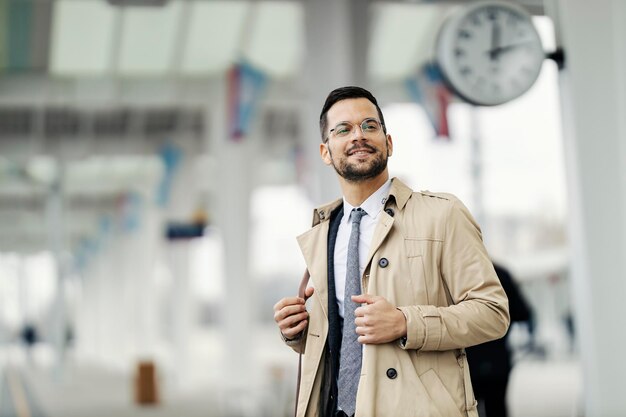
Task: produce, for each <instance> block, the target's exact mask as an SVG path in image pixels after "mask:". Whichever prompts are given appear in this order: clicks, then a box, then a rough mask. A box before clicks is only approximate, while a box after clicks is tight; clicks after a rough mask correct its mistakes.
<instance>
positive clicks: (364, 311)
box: [352, 294, 406, 345]
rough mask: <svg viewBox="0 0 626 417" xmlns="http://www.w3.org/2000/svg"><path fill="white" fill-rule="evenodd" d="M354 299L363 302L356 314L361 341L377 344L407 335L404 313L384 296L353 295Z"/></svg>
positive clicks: (357, 329) (356, 301) (357, 330)
mask: <svg viewBox="0 0 626 417" xmlns="http://www.w3.org/2000/svg"><path fill="white" fill-rule="evenodd" d="M352 301H354V302H355V303H360V304H362V305H361V307H358V308H357V309H356V310H355V311H354V314H355V316H356V319H355V320H354V322H355V323H356V332H357V334H358V335H359V339H358V340H359V342H360V343H363V344H372V345H377V344H381V343H388V342H391V341H394V340H396V339H399V338H401V337H403V336H406V318H405V317H404V314H403V313H402V312H401V311H400V310H398V309H397V308H396V307H395V306H394V305H392V304H391V303H390V302H389V301H387V300H386V299H385V298H384V297H381V296H378V295H369V294H361V295H353V296H352Z"/></svg>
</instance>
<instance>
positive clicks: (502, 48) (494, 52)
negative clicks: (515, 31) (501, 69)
mask: <svg viewBox="0 0 626 417" xmlns="http://www.w3.org/2000/svg"><path fill="white" fill-rule="evenodd" d="M530 42H531V41H529V40H528V41H524V42H518V43H511V44H509V45H504V46H498V47H496V48H493V49H490V50H488V51H487V53H488V54H489V57H491V59H493V56H494V55H495V56H496V57H497V56H499V55H500V54H501V53H502V52H508V51H511V50H513V49H517V48H520V47H522V46H524V45H526V44H528V43H530Z"/></svg>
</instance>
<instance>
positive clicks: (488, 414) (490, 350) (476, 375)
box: [466, 263, 532, 417]
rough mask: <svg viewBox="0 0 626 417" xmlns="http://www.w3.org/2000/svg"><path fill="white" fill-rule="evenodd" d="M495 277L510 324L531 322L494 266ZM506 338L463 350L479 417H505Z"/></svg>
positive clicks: (511, 284)
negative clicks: (506, 302)
mask: <svg viewBox="0 0 626 417" xmlns="http://www.w3.org/2000/svg"><path fill="white" fill-rule="evenodd" d="M493 266H494V268H495V270H496V274H497V275H498V278H499V279H500V283H501V284H502V288H504V291H505V292H506V295H507V297H508V299H509V314H510V316H511V322H522V321H523V322H528V323H529V324H530V321H531V317H532V314H531V310H530V307H529V306H528V303H527V302H526V300H525V299H524V296H523V294H522V292H521V291H520V289H519V288H518V286H517V284H516V283H515V280H514V279H513V277H512V276H511V274H510V273H509V271H508V270H507V269H506V268H504V267H503V266H501V265H498V264H495V263H494V265H493ZM508 334H509V332H508V331H507V333H506V335H505V336H504V337H503V338H501V339H497V340H493V341H491V342H487V343H483V344H480V345H477V346H472V347H469V348H467V350H466V352H467V360H468V362H469V365H470V370H471V371H472V372H471V376H472V386H473V387H474V393H475V394H476V399H477V400H478V401H479V402H480V403H482V404H480V405H481V406H480V407H479V408H480V410H481V414H480V415H481V417H507V416H508V412H507V407H506V389H507V386H508V383H509V374H510V373H511V368H512V361H511V351H510V349H509V347H508V344H507V336H508Z"/></svg>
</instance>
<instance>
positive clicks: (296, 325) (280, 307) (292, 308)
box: [274, 291, 312, 339]
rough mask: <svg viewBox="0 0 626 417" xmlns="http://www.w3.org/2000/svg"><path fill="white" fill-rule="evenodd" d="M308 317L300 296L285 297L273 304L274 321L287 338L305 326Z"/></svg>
mask: <svg viewBox="0 0 626 417" xmlns="http://www.w3.org/2000/svg"><path fill="white" fill-rule="evenodd" d="M311 294H312V291H311ZM308 317H309V313H307V311H306V306H305V304H304V299H302V298H300V297H286V298H283V299H281V300H280V301H279V302H278V303H276V305H274V321H275V322H276V324H278V328H279V329H280V331H281V333H282V334H283V335H284V336H285V337H287V338H289V339H292V338H294V337H295V336H297V335H298V334H299V333H300V332H302V330H304V329H305V328H306V326H307V324H308V320H307V319H308Z"/></svg>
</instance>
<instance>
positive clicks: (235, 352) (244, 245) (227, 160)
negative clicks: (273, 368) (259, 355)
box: [206, 81, 258, 400]
mask: <svg viewBox="0 0 626 417" xmlns="http://www.w3.org/2000/svg"><path fill="white" fill-rule="evenodd" d="M214 97H215V99H214V100H213V101H212V103H211V104H212V106H211V107H210V109H209V119H210V120H209V126H211V131H210V132H209V135H210V136H209V137H208V138H207V140H208V141H210V144H209V149H211V151H212V152H214V154H215V156H216V159H217V170H216V176H215V177H214V178H210V179H209V178H207V179H206V180H207V181H213V182H215V185H214V186H213V187H214V189H213V198H212V200H213V207H214V208H215V220H216V225H217V227H218V228H219V230H220V234H221V236H222V237H223V245H224V246H223V247H224V265H225V268H224V273H225V276H224V279H225V288H226V297H225V299H224V304H223V306H222V310H221V311H222V314H223V317H222V323H221V324H222V326H223V327H222V328H223V331H222V335H223V339H222V342H223V343H224V350H223V351H224V352H225V358H224V360H223V361H222V362H221V364H222V366H223V370H222V371H221V372H220V374H221V375H224V378H225V380H224V387H228V386H229V385H231V384H240V385H246V384H248V383H250V382H251V378H252V377H253V376H254V375H253V370H254V369H253V367H252V357H251V352H253V350H254V349H253V346H251V344H250V343H246V342H245V340H250V338H251V337H253V335H252V331H253V330H254V329H253V326H252V304H253V302H254V297H253V296H252V294H253V293H252V291H253V288H252V285H251V283H250V281H251V279H250V275H249V263H250V262H249V256H250V251H249V247H248V245H249V233H250V193H251V191H252V189H251V182H252V181H251V175H252V174H253V173H254V162H255V158H258V156H257V155H253V154H252V153H251V152H250V149H251V141H252V140H253V139H252V138H250V137H244V138H242V139H241V140H240V141H238V142H235V141H233V140H231V139H230V138H229V133H228V127H227V113H226V82H225V81H224V82H223V83H222V84H221V85H220V86H216V94H215V96H214ZM207 279H214V277H207ZM252 345H253V344H252ZM242 400H243V399H242Z"/></svg>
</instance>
